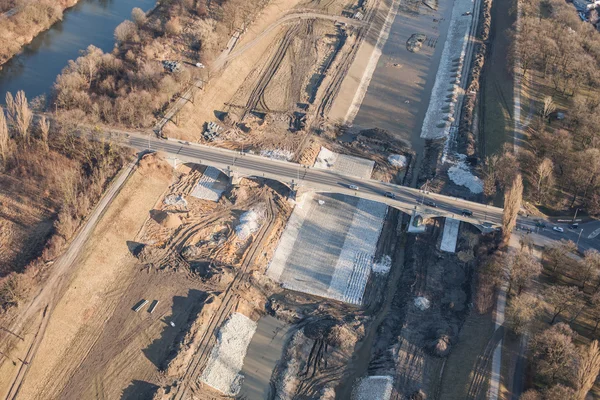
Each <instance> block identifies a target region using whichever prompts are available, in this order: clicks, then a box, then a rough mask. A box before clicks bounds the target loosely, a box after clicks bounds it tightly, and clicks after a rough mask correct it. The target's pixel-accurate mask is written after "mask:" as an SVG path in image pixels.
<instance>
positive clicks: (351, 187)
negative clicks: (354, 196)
mask: <svg viewBox="0 0 600 400" xmlns="http://www.w3.org/2000/svg"><path fill="white" fill-rule="evenodd" d="M348 187H349V188H350V189H352V190H358V186H356V185H348Z"/></svg>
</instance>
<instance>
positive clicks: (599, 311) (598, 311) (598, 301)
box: [590, 293, 600, 335]
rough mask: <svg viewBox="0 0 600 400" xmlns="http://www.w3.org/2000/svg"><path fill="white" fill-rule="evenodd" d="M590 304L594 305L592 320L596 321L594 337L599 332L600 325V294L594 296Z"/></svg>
mask: <svg viewBox="0 0 600 400" xmlns="http://www.w3.org/2000/svg"><path fill="white" fill-rule="evenodd" d="M590 303H591V304H592V308H591V310H590V311H591V313H590V314H591V318H592V320H593V321H594V329H593V330H592V335H593V334H595V333H596V331H597V330H598V325H600V293H596V294H594V295H593V296H592V297H591V298H590Z"/></svg>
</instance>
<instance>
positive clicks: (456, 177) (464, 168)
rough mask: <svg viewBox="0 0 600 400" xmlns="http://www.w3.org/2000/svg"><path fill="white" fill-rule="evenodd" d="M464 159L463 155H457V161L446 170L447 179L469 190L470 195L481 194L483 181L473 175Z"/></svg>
mask: <svg viewBox="0 0 600 400" xmlns="http://www.w3.org/2000/svg"><path fill="white" fill-rule="evenodd" d="M465 158H466V156H465V155H464V154H459V159H458V161H456V162H455V163H454V165H453V166H451V167H450V168H449V169H448V177H449V178H450V180H451V181H452V182H454V183H455V184H457V185H459V186H464V187H466V188H467V189H469V190H470V191H471V193H475V194H478V193H481V192H483V181H482V180H481V179H479V178H478V177H476V176H475V175H473V173H472V172H471V169H470V168H469V166H468V165H467V163H466V162H465Z"/></svg>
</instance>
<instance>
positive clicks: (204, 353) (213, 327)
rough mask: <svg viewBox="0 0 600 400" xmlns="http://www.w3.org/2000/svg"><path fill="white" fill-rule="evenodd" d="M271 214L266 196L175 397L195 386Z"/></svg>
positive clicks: (270, 202) (268, 227) (263, 237)
mask: <svg viewBox="0 0 600 400" xmlns="http://www.w3.org/2000/svg"><path fill="white" fill-rule="evenodd" d="M275 217H276V212H275V207H274V205H273V200H272V199H271V198H269V199H268V202H267V215H266V223H265V224H263V226H262V227H261V229H260V231H259V233H258V235H257V236H256V239H255V240H254V241H253V242H252V244H251V246H250V248H249V249H248V251H247V253H246V255H245V256H244V261H243V262H242V265H241V267H240V269H239V271H238V272H237V274H236V275H235V277H234V279H233V281H232V282H231V284H230V285H229V286H228V287H227V289H226V290H225V292H224V295H223V300H222V302H221V305H220V306H219V308H218V310H216V311H215V313H214V314H213V316H212V318H211V319H210V321H209V323H208V326H207V329H206V330H205V331H204V335H203V337H202V339H201V340H200V344H199V346H198V348H197V349H196V353H195V355H194V357H193V358H192V360H191V361H190V364H189V365H188V368H187V369H186V372H185V374H184V377H183V379H182V381H181V383H180V384H179V385H178V391H177V393H176V394H175V396H174V399H175V400H183V399H185V398H186V397H185V395H186V393H187V392H188V390H191V391H192V392H193V391H194V390H195V389H196V388H197V386H198V383H197V381H198V378H199V377H200V375H201V373H202V371H203V370H204V368H205V367H206V364H207V363H208V358H209V355H210V352H211V351H212V348H213V346H214V344H215V343H216V340H217V333H218V330H219V328H220V327H221V325H222V324H223V323H224V322H225V320H226V319H227V317H228V316H229V314H230V313H231V311H232V310H233V309H234V307H235V305H236V303H237V300H238V299H239V297H240V296H239V294H238V293H237V289H238V288H239V286H240V284H241V283H243V282H245V281H247V279H248V275H247V274H246V272H247V271H248V269H249V267H250V266H251V265H252V263H253V261H254V259H255V258H256V256H257V255H258V254H259V253H260V251H261V250H262V249H263V245H264V242H265V240H266V239H267V238H268V233H269V232H270V231H271V228H272V226H273V223H274V222H275Z"/></svg>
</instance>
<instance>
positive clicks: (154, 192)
mask: <svg viewBox="0 0 600 400" xmlns="http://www.w3.org/2000/svg"><path fill="white" fill-rule="evenodd" d="M167 161H168V160H167V159H165V158H163V156H161V155H160V153H154V154H149V155H146V156H144V157H143V158H142V159H141V160H140V161H139V165H138V166H137V167H136V168H135V170H134V171H133V172H132V174H131V175H130V177H129V178H128V180H127V182H126V183H125V185H124V187H123V189H121V191H120V192H119V194H118V195H117V197H116V199H115V200H114V203H113V204H112V205H111V206H110V207H109V208H108V210H107V211H106V213H105V216H104V217H103V219H102V221H101V222H100V223H99V225H98V226H97V227H96V228H95V231H94V234H93V240H91V241H90V242H89V243H88V244H87V245H86V246H85V247H84V249H83V253H82V255H81V256H80V260H81V261H80V263H79V265H78V266H77V268H76V269H75V272H74V275H73V277H72V278H71V280H70V283H69V284H68V286H65V288H64V291H63V295H62V297H61V298H59V299H58V300H57V303H56V305H55V306H54V308H53V311H52V314H51V315H52V318H49V317H48V318H49V319H46V318H47V317H46V314H43V315H41V316H38V317H36V318H42V320H37V321H38V322H37V323H36V321H31V327H32V328H31V329H30V330H29V331H28V333H26V337H27V340H29V337H33V340H34V341H35V340H36V339H35V338H36V337H38V335H40V332H41V336H40V339H39V343H38V344H37V345H36V348H35V353H36V354H35V362H33V363H31V365H30V366H29V368H28V369H27V373H26V374H23V375H17V376H18V380H17V381H12V385H11V384H10V381H5V382H4V384H5V386H4V385H3V387H7V388H10V390H11V393H13V394H14V393H18V394H19V396H23V398H48V399H50V398H94V397H99V396H101V397H104V398H154V399H165V400H166V399H213V398H223V397H239V396H243V397H244V398H247V399H264V398H272V399H290V398H307V399H308V398H310V399H315V398H320V399H334V398H340V399H349V398H352V399H371V398H374V397H372V394H373V393H377V392H379V393H380V394H381V395H378V396H377V397H376V398H378V399H390V398H408V397H410V396H412V395H413V394H414V393H416V392H419V391H422V392H423V393H425V394H427V395H428V396H429V395H430V394H433V393H437V392H438V391H440V390H441V388H442V386H443V385H442V383H443V381H444V379H445V375H444V374H443V371H442V369H441V368H442V365H443V364H444V363H446V362H449V361H448V359H447V356H448V354H450V352H451V351H452V349H453V346H455V345H456V344H457V343H458V342H459V332H460V330H461V326H462V324H463V323H464V321H465V318H466V317H467V315H468V310H469V306H468V305H469V303H470V302H471V300H470V276H471V274H472V268H473V264H474V259H475V254H476V251H477V248H478V246H479V241H480V240H491V239H489V238H488V239H485V237H481V236H480V235H479V232H478V230H477V229H476V228H474V227H471V226H469V225H465V224H461V223H460V222H459V221H454V220H447V222H446V223H444V219H426V220H425V221H424V222H423V225H422V230H421V232H422V233H421V234H419V235H415V234H411V233H408V232H407V228H408V223H409V220H410V216H409V215H407V214H403V213H402V212H400V211H399V210H397V209H394V208H389V207H387V206H386V205H384V204H381V203H377V202H373V201H369V200H364V199H358V198H356V197H352V196H346V195H340V194H328V193H315V192H310V191H308V192H305V193H303V194H301V195H299V196H298V197H296V198H294V197H293V196H292V194H291V192H290V189H289V187H288V186H287V185H285V184H283V183H280V182H276V181H271V180H265V179H261V178H251V177H247V178H241V179H240V180H239V181H237V182H235V184H232V182H231V181H230V179H229V178H228V177H227V175H226V174H224V173H223V172H221V171H219V170H217V169H215V168H212V167H204V166H201V165H197V164H181V163H179V164H175V166H173V165H172V164H169V163H168V162H167ZM317 162H318V163H321V164H322V165H321V168H341V169H342V170H345V171H347V173H355V174H357V175H358V176H360V175H363V176H370V175H372V174H373V173H374V170H373V166H374V162H368V161H367V160H361V159H358V158H352V157H349V156H345V157H343V156H340V155H337V156H336V154H335V153H332V152H330V151H328V150H326V149H324V150H322V151H321V153H320V156H319V158H318V161H317ZM480 238H484V239H480ZM36 324H40V325H36ZM34 327H38V328H34ZM36 329H37V330H36ZM29 335H33V336H29ZM11 345H12V346H17V347H18V346H19V342H18V340H17V339H15V341H13V342H11V343H8V342H7V343H4V344H3V348H2V351H3V353H4V354H8V355H10V354H16V353H15V352H16V351H17V350H14V349H13V350H10V346H11ZM15 357H16V356H14V357H12V359H14V361H15V363H14V364H11V363H9V362H6V361H8V360H9V359H7V358H5V359H4V360H5V362H4V363H3V364H2V366H1V368H2V371H3V373H2V376H3V377H4V378H3V380H7V379H10V378H12V377H14V376H15V374H14V369H15V368H17V365H18V364H17V363H16V361H17V359H16V358H15ZM457 367H458V366H457ZM469 367H470V366H469ZM460 368H463V369H464V368H466V366H462V367H460ZM465 376H467V377H469V376H470V374H469V373H468V372H465ZM467 383H468V382H466V383H465V388H466V387H467ZM15 390H16V392H15ZM465 390H466V389H465ZM459 393H463V392H459ZM444 398H446V397H444ZM448 398H450V397H448ZM454 398H463V397H460V394H457V396H456V397H454ZM474 398H475V397H474Z"/></svg>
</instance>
